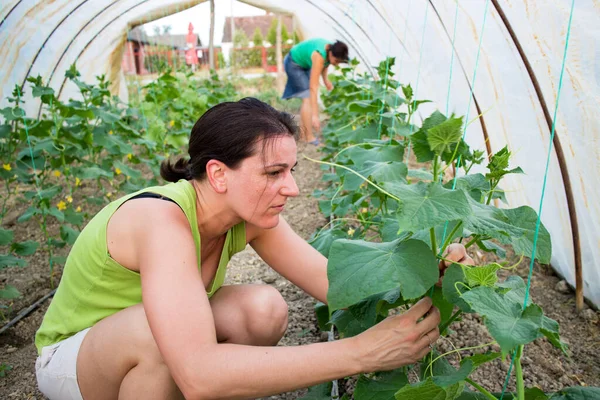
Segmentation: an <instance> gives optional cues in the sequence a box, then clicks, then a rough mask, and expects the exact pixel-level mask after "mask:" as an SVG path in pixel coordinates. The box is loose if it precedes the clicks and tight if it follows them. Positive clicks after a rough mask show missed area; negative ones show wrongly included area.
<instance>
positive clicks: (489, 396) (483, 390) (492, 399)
mask: <svg viewBox="0 0 600 400" xmlns="http://www.w3.org/2000/svg"><path fill="white" fill-rule="evenodd" d="M465 381H466V382H467V383H468V384H470V385H471V386H473V387H474V388H475V389H477V390H479V391H480V392H481V393H482V394H483V395H484V396H485V397H487V398H488V399H490V400H498V398H497V397H496V396H494V395H493V394H491V393H490V392H488V391H487V390H486V389H485V388H484V387H483V386H481V385H479V384H478V383H475V382H474V381H473V380H472V379H469V378H466V379H465Z"/></svg>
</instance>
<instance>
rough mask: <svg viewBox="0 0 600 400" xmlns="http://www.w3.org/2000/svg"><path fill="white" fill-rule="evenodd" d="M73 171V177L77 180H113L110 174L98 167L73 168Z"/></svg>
mask: <svg viewBox="0 0 600 400" xmlns="http://www.w3.org/2000/svg"><path fill="white" fill-rule="evenodd" d="M73 170H74V171H73V175H75V176H76V177H78V178H79V179H97V178H100V177H105V178H109V179H112V178H113V173H112V172H110V171H105V170H103V169H102V168H98V167H84V168H74V169H73Z"/></svg>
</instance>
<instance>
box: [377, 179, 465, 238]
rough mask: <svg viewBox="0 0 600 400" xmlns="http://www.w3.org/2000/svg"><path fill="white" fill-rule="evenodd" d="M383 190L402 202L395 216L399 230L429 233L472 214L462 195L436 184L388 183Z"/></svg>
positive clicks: (459, 192)
mask: <svg viewBox="0 0 600 400" xmlns="http://www.w3.org/2000/svg"><path fill="white" fill-rule="evenodd" d="M382 186H383V188H384V189H385V190H387V191H388V192H390V193H391V194H393V195H395V196H396V197H398V198H400V200H401V204H400V207H399V208H398V213H397V218H398V222H399V229H401V230H406V231H411V232H414V231H418V230H421V229H429V228H431V227H434V226H436V225H438V224H441V223H444V222H446V221H454V220H462V219H465V218H467V217H468V216H469V215H470V214H471V207H470V205H469V203H468V202H467V201H466V200H467V196H466V195H465V194H464V192H462V191H456V190H448V189H444V188H443V187H442V186H441V185H440V184H439V183H437V182H435V183H425V182H418V183H416V184H412V185H407V184H403V183H397V182H387V183H385V184H383V185H382Z"/></svg>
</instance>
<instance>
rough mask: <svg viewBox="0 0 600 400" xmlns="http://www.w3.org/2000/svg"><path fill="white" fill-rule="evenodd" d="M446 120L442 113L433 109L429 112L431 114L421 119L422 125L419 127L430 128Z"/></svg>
mask: <svg viewBox="0 0 600 400" xmlns="http://www.w3.org/2000/svg"><path fill="white" fill-rule="evenodd" d="M446 120H447V118H446V116H445V115H444V114H442V113H441V112H439V111H438V110H435V111H434V112H433V113H431V115H430V116H429V117H427V118H425V121H423V125H422V126H421V129H423V130H428V129H431V128H433V127H434V126H437V125H439V124H441V123H443V122H444V121H446Z"/></svg>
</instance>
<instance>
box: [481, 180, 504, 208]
mask: <svg viewBox="0 0 600 400" xmlns="http://www.w3.org/2000/svg"><path fill="white" fill-rule="evenodd" d="M499 182H500V180H498V181H493V183H492V185H491V186H492V187H491V189H490V194H489V196H488V198H487V201H486V202H485V204H486V205H489V204H490V202H491V201H492V196H493V195H494V190H495V189H496V186H498V183H499Z"/></svg>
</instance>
